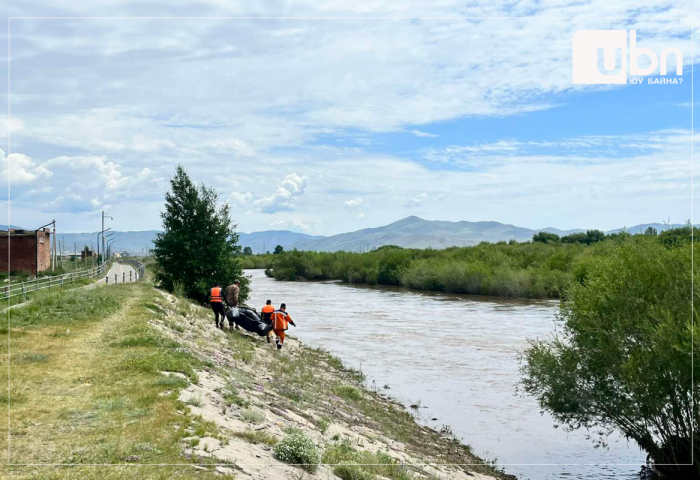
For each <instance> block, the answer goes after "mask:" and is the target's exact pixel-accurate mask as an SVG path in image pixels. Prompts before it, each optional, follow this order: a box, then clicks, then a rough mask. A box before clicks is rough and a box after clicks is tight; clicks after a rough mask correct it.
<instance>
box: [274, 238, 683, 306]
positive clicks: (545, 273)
mask: <svg viewBox="0 0 700 480" xmlns="http://www.w3.org/2000/svg"><path fill="white" fill-rule="evenodd" d="M695 230H696V231H697V229H695ZM600 233H601V232H598V231H597V230H592V231H589V232H587V233H580V234H573V235H569V236H567V237H563V238H561V239H560V238H559V237H558V236H557V235H555V234H549V233H546V232H545V234H544V235H543V234H542V233H539V234H537V235H535V237H534V239H533V241H532V242H526V243H517V242H514V241H511V242H510V243H506V242H499V243H496V244H489V243H482V244H480V245H476V246H473V247H453V248H447V249H444V250H432V249H426V250H420V249H404V248H401V247H397V246H391V245H387V246H384V247H380V248H379V249H377V250H375V251H372V252H367V253H350V252H335V253H324V252H300V251H289V252H284V253H283V254H279V255H275V256H274V258H271V259H270V258H269V257H266V258H265V261H270V267H269V268H268V270H267V274H268V275H270V276H272V277H274V278H275V279H277V280H331V279H335V280H342V281H344V282H348V283H364V284H368V285H400V286H405V287H407V288H412V289H417V290H430V291H438V292H450V293H469V294H481V295H496V296H505V297H525V298H560V297H561V296H562V295H563V294H564V293H565V291H566V290H567V288H568V287H569V286H570V285H571V284H572V283H574V282H581V281H582V280H583V279H584V278H585V277H586V275H587V269H588V268H589V265H590V264H591V263H592V262H593V261H594V260H595V259H596V258H599V257H609V256H610V255H611V254H612V253H613V252H614V251H615V250H616V249H618V248H619V247H620V246H621V245H623V244H625V243H626V242H628V241H632V240H633V239H638V240H639V241H647V242H652V243H655V244H658V245H667V244H674V243H678V242H684V241H686V240H685V239H688V238H689V237H690V233H691V232H690V228H687V227H686V228H680V229H676V230H670V231H667V232H663V233H662V234H661V235H659V236H655V235H635V236H632V235H630V234H628V233H619V234H613V235H607V236H606V235H603V236H601V235H600ZM260 263H261V264H263V263H264V262H263V261H262V260H261V261H260Z"/></svg>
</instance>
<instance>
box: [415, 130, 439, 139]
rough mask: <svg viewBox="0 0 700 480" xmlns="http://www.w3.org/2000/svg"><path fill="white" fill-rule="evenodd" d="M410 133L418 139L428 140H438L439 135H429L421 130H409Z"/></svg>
mask: <svg viewBox="0 0 700 480" xmlns="http://www.w3.org/2000/svg"><path fill="white" fill-rule="evenodd" d="M408 133H411V134H413V135H415V136H416V137H428V138H436V137H437V135H436V134H434V133H428V132H422V131H420V130H415V129H414V130H408Z"/></svg>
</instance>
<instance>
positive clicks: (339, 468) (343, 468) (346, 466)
mask: <svg viewBox="0 0 700 480" xmlns="http://www.w3.org/2000/svg"><path fill="white" fill-rule="evenodd" d="M333 475H335V476H336V477H339V478H341V479H342V480H374V479H375V478H377V476H376V475H375V474H373V473H371V472H367V471H365V470H362V467H361V466H360V465H358V464H357V463H355V462H345V463H341V464H340V465H336V466H335V467H333Z"/></svg>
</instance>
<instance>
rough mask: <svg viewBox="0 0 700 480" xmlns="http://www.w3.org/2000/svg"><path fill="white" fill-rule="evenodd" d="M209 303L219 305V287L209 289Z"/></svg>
mask: <svg viewBox="0 0 700 480" xmlns="http://www.w3.org/2000/svg"><path fill="white" fill-rule="evenodd" d="M211 303H221V287H214V288H212V289H211Z"/></svg>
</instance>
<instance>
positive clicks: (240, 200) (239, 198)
mask: <svg viewBox="0 0 700 480" xmlns="http://www.w3.org/2000/svg"><path fill="white" fill-rule="evenodd" d="M252 198H253V195H252V194H251V193H250V192H231V194H230V195H229V196H228V203H229V204H230V205H231V206H232V207H243V206H245V205H247V204H248V202H250V200H251V199H252Z"/></svg>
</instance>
